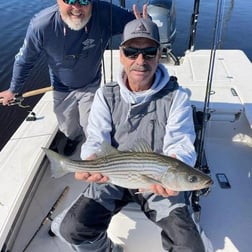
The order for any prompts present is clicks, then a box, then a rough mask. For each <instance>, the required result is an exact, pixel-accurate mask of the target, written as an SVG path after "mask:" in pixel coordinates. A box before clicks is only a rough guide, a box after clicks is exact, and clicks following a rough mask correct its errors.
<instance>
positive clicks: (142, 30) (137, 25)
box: [121, 18, 160, 46]
mask: <svg viewBox="0 0 252 252" xmlns="http://www.w3.org/2000/svg"><path fill="white" fill-rule="evenodd" d="M134 38H148V39H150V40H153V41H155V42H156V43H157V44H158V45H160V42H159V31H158V27H157V25H156V24H155V23H154V22H152V21H151V20H150V19H149V18H139V19H134V20H132V21H130V22H129V23H127V24H126V25H125V27H124V31H123V37H122V43H121V46H122V45H124V44H125V43H126V42H127V41H129V40H131V39H134Z"/></svg>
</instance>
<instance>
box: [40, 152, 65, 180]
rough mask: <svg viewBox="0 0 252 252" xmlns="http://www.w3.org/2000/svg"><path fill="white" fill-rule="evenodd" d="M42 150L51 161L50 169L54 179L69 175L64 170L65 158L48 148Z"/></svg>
mask: <svg viewBox="0 0 252 252" xmlns="http://www.w3.org/2000/svg"><path fill="white" fill-rule="evenodd" d="M42 149H43V151H44V152H45V154H46V156H47V158H48V159H49V161H50V169H51V173H52V177H53V178H60V177H62V176H64V175H65V174H67V173H68V171H67V170H65V169H64V162H63V160H64V159H65V157H64V156H62V155H60V154H58V153H57V152H55V151H52V150H50V149H47V148H42Z"/></svg>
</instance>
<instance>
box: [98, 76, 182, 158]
mask: <svg viewBox="0 0 252 252" xmlns="http://www.w3.org/2000/svg"><path fill="white" fill-rule="evenodd" d="M176 89H178V83H177V78H176V77H173V76H171V77H170V80H169V82H168V83H167V85H166V86H165V87H164V88H163V89H161V90H160V91H159V92H158V93H156V94H155V95H153V96H152V98H151V99H150V100H149V101H148V102H145V103H143V104H136V105H131V104H128V103H126V102H125V101H124V99H122V97H121V94H120V87H119V85H118V83H108V84H106V85H105V86H104V87H103V94H104V97H105V101H106V103H107V105H108V107H109V109H110V112H111V116H112V132H111V144H112V146H114V147H116V148H118V149H119V150H129V149H130V148H132V146H134V143H135V142H136V141H137V139H139V138H143V139H145V140H146V141H147V142H148V143H149V144H150V146H151V148H152V150H153V151H155V152H158V153H162V152H163V151H162V149H163V138H164V135H165V127H166V125H167V119H168V116H169V111H170V108H171V104H172V101H173V95H174V91H175V90H176Z"/></svg>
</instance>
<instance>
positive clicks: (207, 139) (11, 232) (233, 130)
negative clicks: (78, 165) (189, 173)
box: [0, 49, 252, 252]
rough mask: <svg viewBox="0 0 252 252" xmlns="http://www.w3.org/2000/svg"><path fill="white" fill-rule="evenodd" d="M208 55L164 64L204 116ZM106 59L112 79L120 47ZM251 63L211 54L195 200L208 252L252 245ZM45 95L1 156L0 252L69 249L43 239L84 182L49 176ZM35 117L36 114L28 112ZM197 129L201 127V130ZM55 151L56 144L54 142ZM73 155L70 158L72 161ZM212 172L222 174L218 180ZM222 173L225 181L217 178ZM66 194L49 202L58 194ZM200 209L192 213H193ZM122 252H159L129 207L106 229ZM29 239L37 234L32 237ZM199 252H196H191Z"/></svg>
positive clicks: (51, 131) (49, 118) (51, 127)
mask: <svg viewBox="0 0 252 252" xmlns="http://www.w3.org/2000/svg"><path fill="white" fill-rule="evenodd" d="M212 52H213V50H210V49H209V50H196V51H193V50H189V51H187V52H186V53H185V55H184V56H183V57H182V58H181V59H179V61H180V64H179V65H175V64H173V61H172V60H170V61H168V60H167V59H166V58H164V59H163V63H164V64H165V66H166V67H167V68H168V70H169V73H170V74H171V75H175V76H177V78H178V81H179V84H180V85H182V86H184V87H186V88H187V89H188V91H189V92H190V93H191V101H192V104H193V105H195V107H196V109H197V111H204V109H205V98H206V87H207V85H208V79H209V61H210V58H211V56H212ZM110 58H111V51H106V52H105V54H104V59H105V66H106V76H111V69H112V72H113V76H116V72H117V66H118V64H117V62H118V61H119V54H118V50H113V66H112V67H110V64H111V62H112V61H111V60H110ZM251 80H252V64H251V62H250V60H249V59H248V58H247V56H246V55H245V54H244V53H243V52H242V51H240V50H216V51H215V57H214V71H213V76H212V80H211V90H210V91H211V95H210V100H209V104H208V107H207V112H208V113H209V114H210V119H209V120H208V121H207V122H206V124H205V128H204V132H203V133H204V135H203V136H204V152H202V153H203V154H204V155H202V157H203V158H202V160H201V161H202V163H203V166H207V167H208V168H209V170H210V172H211V173H210V174H211V176H212V179H213V181H214V185H213V186H212V187H211V190H210V192H209V193H208V194H207V195H201V196H200V197H199V206H200V207H201V211H200V219H199V221H200V226H201V227H202V228H203V230H204V232H205V234H206V235H207V237H208V238H209V240H210V241H211V243H212V246H213V249H214V251H216V252H217V251H218V252H220V251H225V252H237V251H239V252H249V251H251V246H252V239H251V234H252V197H251V192H252V130H251V129H252V95H251V94H252V85H251ZM52 107H53V105H52V93H51V92H47V93H46V94H45V95H44V96H43V97H42V99H41V100H40V101H39V103H38V104H37V105H36V106H35V107H34V109H33V112H34V113H35V115H36V120H34V121H27V120H25V121H24V122H23V123H22V125H21V126H20V127H19V128H18V129H17V131H16V132H15V134H14V135H13V136H12V138H11V139H10V140H9V141H8V143H7V144H6V145H5V147H4V148H3V149H2V151H1V152H0V174H1V176H0V248H1V252H7V251H11V252H20V251H27V252H40V251H41V252H42V251H54V252H62V251H64V252H68V251H69V252H70V251H72V250H71V249H70V248H69V247H68V246H67V245H66V244H64V243H62V241H61V240H60V239H59V238H57V237H51V236H50V235H48V231H49V229H50V223H51V220H52V219H53V218H54V217H55V216H56V215H57V214H59V213H60V212H61V211H62V210H63V209H64V208H65V207H66V206H68V205H69V203H70V202H71V201H72V200H73V198H74V197H76V196H77V195H78V194H79V193H80V192H81V190H82V188H83V187H84V183H83V182H81V181H76V180H74V178H73V175H72V174H70V175H66V176H64V177H62V178H59V179H52V178H51V176H50V169H49V163H48V160H47V159H46V158H45V156H44V152H43V151H42V149H41V147H49V146H51V144H52V142H53V140H54V138H55V136H56V133H57V131H58V127H57V121H56V117H55V115H54V113H53V109H52ZM32 116H34V115H32ZM201 132H202V130H201ZM59 146H60V143H59ZM78 155H79V153H78V151H77V153H75V157H78ZM217 174H220V176H219V177H218V178H219V180H218V179H217V176H216V175H217ZM223 174H224V175H226V178H227V179H228V181H229V185H230V187H228V183H226V182H225V181H223ZM66 186H67V187H68V189H69V190H68V192H67V193H65V194H64V195H63V197H61V200H60V202H59V203H58V204H56V205H54V204H55V202H56V201H57V199H58V197H59V196H60V195H61V193H62V191H63V190H64V189H65V188H66ZM197 203H198V202H197V199H196V200H194V206H196V207H197V206H198V205H197ZM196 214H198V212H195V216H196ZM108 233H109V236H110V237H111V239H112V240H113V241H114V242H116V243H121V244H124V247H125V251H126V252H147V251H148V252H161V251H163V249H162V246H161V237H160V230H159V228H158V227H156V226H155V225H154V224H152V223H151V222H149V221H148V220H147V219H146V217H145V216H144V215H143V214H142V213H141V212H140V211H139V209H138V208H137V207H135V205H130V206H128V207H126V208H125V209H123V210H122V211H121V212H120V213H118V214H117V215H116V216H115V217H114V218H113V220H112V222H111V225H110V227H109V230H108ZM34 234H36V235H35V236H34ZM197 252H198V251H197Z"/></svg>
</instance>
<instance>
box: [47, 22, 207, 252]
mask: <svg viewBox="0 0 252 252" xmlns="http://www.w3.org/2000/svg"><path fill="white" fill-rule="evenodd" d="M159 46H160V44H159V33H158V28H157V26H156V24H154V23H153V22H152V21H151V20H148V19H137V20H134V21H131V22H130V23H128V24H127V25H126V26H125V28H124V34H123V42H122V43H121V46H120V61H121V64H122V66H123V68H122V69H121V71H120V73H119V75H118V79H117V82H118V83H114V84H108V85H106V86H104V87H102V88H100V89H98V91H97V92H96V95H95V98H94V102H93V105H92V108H91V112H90V116H89V122H88V127H87V132H88V136H87V140H86V142H85V143H84V144H83V146H82V152H81V157H82V159H93V158H95V153H97V152H98V151H99V149H100V146H101V144H102V142H103V141H106V142H107V143H110V144H111V145H112V146H113V147H116V148H118V149H119V150H129V149H130V148H131V147H132V146H133V145H135V144H136V143H135V141H136V139H137V138H144V139H145V141H146V142H148V144H149V145H150V146H151V147H152V149H153V151H155V152H158V153H162V154H164V155H168V156H173V157H176V158H178V159H180V160H182V161H183V162H185V163H187V164H189V165H192V166H193V165H194V163H195V159H196V154H195V150H194V145H193V144H194V140H195V132H194V125H193V118H192V110H191V105H190V102H189V98H188V95H187V93H186V92H185V90H184V89H182V88H181V87H179V86H178V84H177V82H176V78H174V77H170V76H169V74H168V72H167V70H166V68H165V67H164V66H163V65H161V64H159V59H160V50H159ZM75 177H76V179H80V180H84V181H87V182H90V183H88V185H87V188H86V189H85V191H84V192H83V193H82V194H81V196H80V197H79V198H78V199H77V200H76V201H75V202H74V203H73V205H72V206H71V207H70V208H69V209H68V210H67V211H65V213H64V214H63V215H61V217H60V220H59V221H58V222H57V220H56V221H55V222H54V223H53V225H52V230H53V231H54V232H55V233H56V234H58V235H60V236H61V237H62V238H64V239H65V240H66V241H67V242H69V243H71V244H72V246H74V247H75V248H76V249H77V251H86V252H88V251H96V252H108V251H122V248H120V247H119V246H115V245H113V244H112V243H111V241H110V240H109V239H108V237H107V233H106V231H107V228H108V225H109V223H110V220H111V218H112V216H113V215H114V214H116V213H117V212H119V211H120V210H121V209H122V207H124V206H125V205H126V204H127V203H129V202H137V203H138V204H140V205H141V209H144V212H145V214H146V216H147V217H148V218H149V219H150V220H151V221H153V222H154V223H156V224H157V225H158V226H159V227H160V228H161V229H162V232H161V236H162V244H163V248H164V249H165V250H166V251H180V252H182V251H184V252H185V251H186V252H195V251H199V252H203V251H205V249H204V245H203V242H202V240H201V237H200V235H199V233H198V230H197V228H196V226H195V223H194V222H193V220H192V218H191V217H190V214H189V212H188V207H187V202H186V199H185V198H186V197H185V195H184V193H178V192H175V191H171V190H169V189H168V188H164V187H162V186H161V185H158V184H153V185H151V186H150V188H149V190H150V191H151V192H149V191H148V192H143V193H142V194H136V190H130V189H126V188H122V187H118V186H115V185H112V184H108V183H106V182H107V181H108V179H109V178H107V177H105V176H103V175H102V174H100V173H96V174H92V175H91V174H89V173H76V174H75ZM58 223H60V225H59V224H58Z"/></svg>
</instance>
